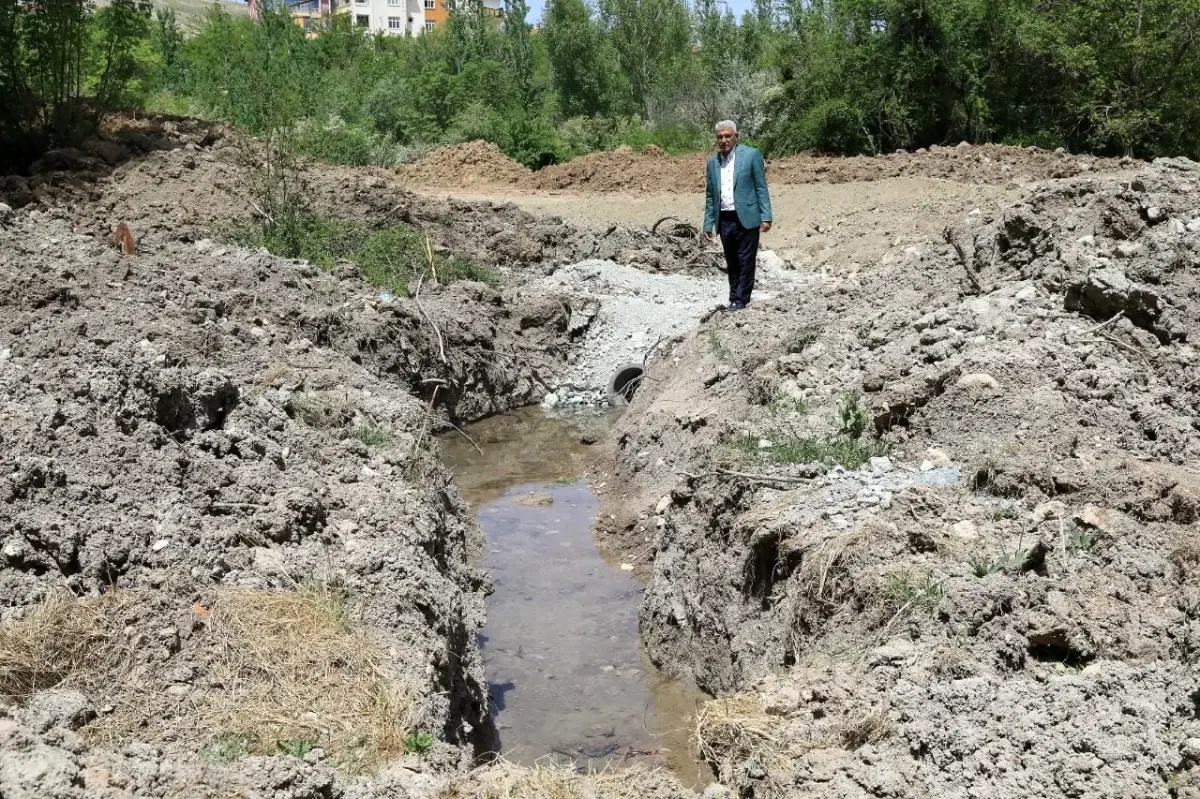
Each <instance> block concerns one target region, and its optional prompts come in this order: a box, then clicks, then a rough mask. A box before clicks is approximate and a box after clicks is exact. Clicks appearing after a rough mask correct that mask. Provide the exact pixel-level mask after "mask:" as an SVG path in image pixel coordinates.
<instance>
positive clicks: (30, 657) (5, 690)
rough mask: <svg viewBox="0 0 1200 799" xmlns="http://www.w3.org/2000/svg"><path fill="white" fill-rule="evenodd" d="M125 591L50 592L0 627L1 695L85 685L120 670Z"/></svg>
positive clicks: (23, 695) (19, 697) (16, 697)
mask: <svg viewBox="0 0 1200 799" xmlns="http://www.w3.org/2000/svg"><path fill="white" fill-rule="evenodd" d="M134 601H136V598H135V597H134V596H132V595H131V594H130V593H128V592H123V591H113V592H110V593H108V594H105V595H104V596H102V597H97V598H91V599H76V598H75V596H74V595H73V594H71V593H70V592H67V591H61V592H56V593H54V594H51V595H50V597H49V598H47V599H46V601H45V602H43V603H42V604H41V605H39V606H38V607H37V608H34V609H33V611H31V612H30V613H29V614H28V615H26V616H25V617H24V618H22V619H19V620H17V621H14V622H11V623H9V624H6V625H4V626H3V627H0V696H3V697H4V698H6V699H9V700H12V701H16V702H22V701H24V700H26V699H28V698H29V697H30V696H32V695H33V694H35V693H37V692H38V691H41V690H44V689H46V688H53V687H55V686H63V687H72V688H81V689H87V688H90V687H93V686H95V685H98V684H103V683H104V682H106V681H107V680H108V679H110V678H111V677H112V676H113V675H116V674H118V673H120V672H121V671H122V670H123V667H124V663H125V659H126V656H127V650H126V649H125V647H123V646H121V643H122V640H121V635H120V634H121V628H120V624H119V617H120V615H121V613H120V610H121V606H122V605H125V604H128V603H131V602H134Z"/></svg>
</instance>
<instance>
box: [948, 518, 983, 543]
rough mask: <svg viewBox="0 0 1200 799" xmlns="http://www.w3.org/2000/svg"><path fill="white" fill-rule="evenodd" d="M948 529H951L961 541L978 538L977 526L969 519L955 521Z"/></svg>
mask: <svg viewBox="0 0 1200 799" xmlns="http://www.w3.org/2000/svg"><path fill="white" fill-rule="evenodd" d="M950 529H952V530H953V531H954V534H955V535H956V536H958V537H959V538H961V539H962V540H963V541H974V540H975V539H977V538H979V528H978V527H977V526H976V525H975V522H973V521H971V520H970V519H963V520H962V521H961V522H955V523H954V526H953V527H951V528H950Z"/></svg>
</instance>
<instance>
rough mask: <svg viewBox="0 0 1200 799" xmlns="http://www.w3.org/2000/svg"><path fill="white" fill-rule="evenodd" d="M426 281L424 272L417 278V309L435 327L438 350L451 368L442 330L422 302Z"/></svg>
mask: <svg viewBox="0 0 1200 799" xmlns="http://www.w3.org/2000/svg"><path fill="white" fill-rule="evenodd" d="M435 277H436V276H435ZM424 282H425V273H424V272H422V273H421V277H420V278H418V279H417V291H416V293H415V294H414V295H413V299H414V300H415V301H416V303H417V310H419V311H420V312H421V316H423V317H425V321H426V322H428V323H429V326H430V327H432V328H433V333H434V335H436V336H437V342H438V352H440V353H441V355H442V363H443V364H445V366H446V368H447V369H449V368H450V361H449V360H447V358H446V344H445V342H443V341H442V331H441V330H438V326H437V325H435V324H434V323H433V319H432V318H430V316H429V314H428V313H426V311H425V306H424V305H422V304H421V284H422V283H424Z"/></svg>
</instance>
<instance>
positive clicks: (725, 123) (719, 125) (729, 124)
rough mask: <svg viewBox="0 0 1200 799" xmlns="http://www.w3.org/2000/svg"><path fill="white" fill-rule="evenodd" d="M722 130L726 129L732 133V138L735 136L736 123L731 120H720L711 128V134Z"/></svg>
mask: <svg viewBox="0 0 1200 799" xmlns="http://www.w3.org/2000/svg"><path fill="white" fill-rule="evenodd" d="M722 128H728V129H729V130H732V131H733V135H734V136H736V135H737V123H736V122H734V121H733V120H732V119H722V120H721V121H720V122H718V123H717V124H716V126H714V127H713V133H716V132H717V131H718V130H721V129H722Z"/></svg>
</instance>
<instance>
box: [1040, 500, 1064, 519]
mask: <svg viewBox="0 0 1200 799" xmlns="http://www.w3.org/2000/svg"><path fill="white" fill-rule="evenodd" d="M1066 515H1067V505H1066V503H1064V502H1062V501H1060V500H1057V499H1052V500H1050V501H1049V502H1043V503H1042V504H1041V505H1038V506H1037V507H1036V508H1034V509H1033V520H1034V521H1035V522H1044V521H1046V520H1047V519H1061V518H1063V517H1065V516H1066Z"/></svg>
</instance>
